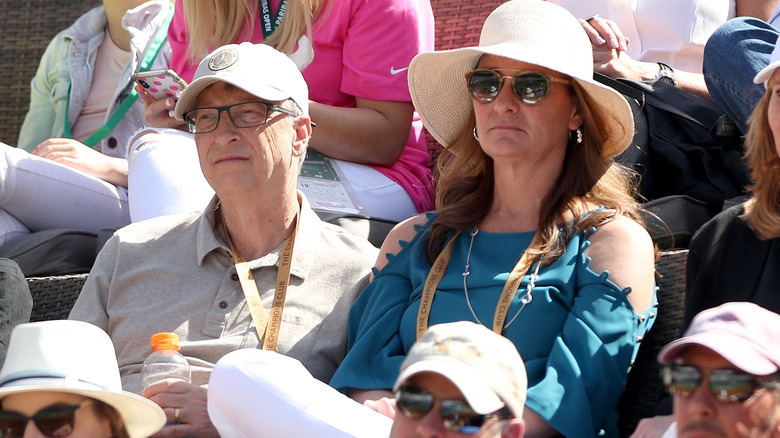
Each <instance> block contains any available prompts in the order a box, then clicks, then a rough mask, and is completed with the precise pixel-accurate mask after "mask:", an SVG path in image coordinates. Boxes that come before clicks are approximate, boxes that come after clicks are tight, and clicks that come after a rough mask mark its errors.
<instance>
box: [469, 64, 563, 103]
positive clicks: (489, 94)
mask: <svg viewBox="0 0 780 438" xmlns="http://www.w3.org/2000/svg"><path fill="white" fill-rule="evenodd" d="M504 79H511V80H512V90H513V91H514V92H515V96H517V98H518V99H520V101H522V102H523V103H524V104H526V105H537V104H539V103H541V102H542V101H543V100H544V99H545V98H546V97H547V95H548V94H549V93H550V84H551V83H552V82H559V83H561V84H568V83H569V81H568V80H566V79H561V78H556V77H552V76H547V75H545V74H542V73H539V72H535V71H520V70H518V71H517V73H516V74H514V75H502V74H501V73H499V72H497V71H495V70H487V69H479V70H472V71H470V72H468V73H466V85H467V87H468V89H469V93H471V98H472V99H474V100H476V101H477V102H479V103H489V102H492V101H494V100H495V99H496V97H498V93H500V92H501V88H503V87H504Z"/></svg>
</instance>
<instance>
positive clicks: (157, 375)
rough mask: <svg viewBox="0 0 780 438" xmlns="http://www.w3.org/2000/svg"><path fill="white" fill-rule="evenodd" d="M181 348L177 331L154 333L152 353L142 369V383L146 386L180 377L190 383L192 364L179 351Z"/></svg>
mask: <svg viewBox="0 0 780 438" xmlns="http://www.w3.org/2000/svg"><path fill="white" fill-rule="evenodd" d="M179 348H180V347H179V335H177V334H176V333H170V332H161V333H155V334H154V335H152V354H150V355H149V357H147V358H146V360H145V361H144V366H143V369H142V370H141V384H143V386H144V388H146V387H147V386H149V385H150V384H152V383H154V382H157V381H159V380H163V379H179V380H183V381H185V382H187V383H190V380H191V377H192V374H191V373H190V364H189V362H187V359H185V358H184V356H182V355H181V353H179Z"/></svg>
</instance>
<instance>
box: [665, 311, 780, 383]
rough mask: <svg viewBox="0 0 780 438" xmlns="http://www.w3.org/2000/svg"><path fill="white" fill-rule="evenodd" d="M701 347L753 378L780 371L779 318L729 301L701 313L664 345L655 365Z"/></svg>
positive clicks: (774, 314)
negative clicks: (681, 334)
mask: <svg viewBox="0 0 780 438" xmlns="http://www.w3.org/2000/svg"><path fill="white" fill-rule="evenodd" d="M692 345H700V346H702V347H706V348H709V349H710V350H712V351H714V352H715V353H717V354H719V355H721V356H722V357H723V358H724V359H726V360H727V361H729V362H731V364H732V365H734V366H735V367H737V368H739V369H740V370H742V371H744V372H746V373H749V374H753V375H756V376H767V375H770V374H774V373H776V372H778V371H780V315H778V314H777V313H775V312H772V311H769V310H767V309H764V308H763V307H761V306H758V305H756V304H753V303H748V302H732V303H726V304H721V305H720V306H718V307H715V308H712V309H707V310H704V311H702V312H700V313H699V314H698V315H696V317H695V318H693V321H692V322H691V325H690V327H688V330H686V331H685V333H684V334H683V336H682V338H680V339H678V340H676V341H673V342H671V343H669V344H668V345H666V346H665V347H664V348H663V349H661V352H660V353H659V354H658V362H660V363H670V362H672V361H674V360H675V359H677V358H678V357H679V356H680V355H681V354H682V353H683V352H684V351H685V350H686V349H687V348H688V347H690V346H692Z"/></svg>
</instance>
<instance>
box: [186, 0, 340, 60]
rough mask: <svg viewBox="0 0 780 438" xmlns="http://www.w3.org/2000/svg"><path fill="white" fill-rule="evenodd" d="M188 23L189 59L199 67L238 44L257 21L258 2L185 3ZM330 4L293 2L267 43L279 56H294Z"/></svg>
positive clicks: (315, 0)
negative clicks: (207, 57) (218, 50)
mask: <svg viewBox="0 0 780 438" xmlns="http://www.w3.org/2000/svg"><path fill="white" fill-rule="evenodd" d="M183 1H184V16H185V18H186V20H187V37H188V47H187V56H188V58H189V60H190V62H191V63H193V64H196V63H198V62H200V60H201V59H203V57H204V54H206V53H207V52H209V51H211V50H213V49H214V48H216V47H220V46H224V45H225V44H233V43H236V42H239V41H238V38H239V37H240V36H241V31H242V30H243V29H244V26H245V25H247V24H248V25H249V27H250V28H253V27H254V25H255V22H256V21H257V20H258V16H259V12H258V8H259V4H258V0H229V1H218V0H183ZM326 1H327V0H292V1H290V2H289V3H288V4H287V11H286V12H285V14H284V19H283V20H282V23H281V24H280V25H279V27H278V28H277V29H276V30H275V31H274V33H273V34H271V36H270V37H269V38H268V39H267V40H266V41H264V43H265V44H268V45H270V46H272V47H274V48H276V49H277V50H279V51H280V52H284V53H287V54H290V53H292V51H293V50H294V49H295V44H296V43H297V42H298V40H299V39H300V38H301V36H303V35H308V36H309V39H311V35H312V23H314V20H315V19H316V18H317V16H318V15H319V14H320V12H321V11H322V9H323V6H324V5H325V2H326Z"/></svg>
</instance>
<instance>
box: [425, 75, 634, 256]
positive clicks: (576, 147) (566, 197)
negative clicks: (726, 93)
mask: <svg viewBox="0 0 780 438" xmlns="http://www.w3.org/2000/svg"><path fill="white" fill-rule="evenodd" d="M570 87H571V88H570V90H571V92H573V94H574V96H575V97H576V100H577V101H578V102H579V105H580V110H581V111H582V114H583V119H584V123H583V126H582V128H581V129H582V135H583V139H582V143H581V144H578V143H577V142H576V141H575V140H572V139H570V140H569V142H568V144H567V147H566V156H565V158H564V162H563V168H562V169H561V173H560V175H559V176H558V179H557V181H556V182H555V183H554V184H553V185H552V189H551V190H550V192H549V193H548V194H547V196H546V197H545V200H544V201H543V202H542V206H541V209H540V211H539V226H538V232H539V234H540V237H541V239H542V247H541V248H540V250H539V251H538V252H537V253H536V254H535V257H534V258H535V259H539V258H540V257H542V256H543V257H544V261H545V263H550V262H552V261H554V260H555V259H556V258H558V257H559V256H560V255H561V254H562V253H563V251H564V249H565V246H566V244H567V243H568V241H569V240H570V239H571V237H572V235H573V234H574V232H576V231H580V230H586V229H589V228H591V227H595V226H598V225H601V224H603V223H605V222H608V221H609V220H611V219H612V217H614V214H615V212H616V213H617V214H619V215H625V216H628V217H630V218H632V219H634V220H636V221H637V222H639V223H642V220H641V218H640V217H639V213H638V208H639V207H638V204H637V202H636V201H635V200H634V198H633V197H632V196H631V194H633V191H634V189H635V186H634V178H633V177H632V174H631V172H630V171H629V170H628V169H627V168H625V167H624V166H621V165H619V164H616V163H615V162H614V161H613V159H612V158H610V157H606V156H604V155H603V154H602V148H601V147H600V145H602V144H604V142H605V141H607V140H608V139H610V138H614V136H612V135H611V134H612V133H610V132H608V128H607V126H608V125H607V124H606V123H604V121H605V118H606V115H605V113H604V112H603V111H601V107H599V106H598V105H592V104H591V101H590V98H589V97H588V96H587V95H586V94H585V92H584V91H583V89H582V88H581V87H580V85H579V84H577V82H576V81H573V80H572V81H571V86H570ZM474 126H476V119H475V117H474V114H473V113H472V115H471V117H470V118H469V120H468V122H467V124H466V125H465V126H464V127H463V129H462V130H461V132H460V133H459V134H458V135H457V137H456V138H455V140H454V141H453V142H452V143H451V144H450V145H449V147H447V148H446V149H445V150H444V152H442V154H441V155H440V156H439V160H438V172H439V180H438V188H437V194H436V209H437V212H438V214H437V216H436V219H435V220H434V222H433V224H432V225H431V231H430V234H429V236H428V241H427V244H426V255H427V257H428V258H429V260H430V261H431V262H432V261H433V260H435V259H436V257H438V255H439V253H440V252H441V250H442V248H443V246H444V242H445V241H446V240H447V239H448V238H449V237H450V236H452V235H453V234H455V233H456V232H462V231H463V230H466V229H468V228H471V227H474V226H475V225H477V224H478V223H479V221H480V220H481V219H482V218H484V217H485V215H487V213H488V211H489V210H490V206H491V204H492V202H493V184H494V174H493V160H492V158H490V157H489V156H488V155H487V154H485V153H484V152H483V150H482V148H481V147H480V145H479V143H478V142H477V141H476V139H475V138H474V136H473V135H472V132H473V129H474ZM586 204H591V205H592V204H595V205H603V206H604V207H605V208H606V209H608V210H613V211H602V212H597V213H594V214H591V215H588V216H587V217H581V216H582V215H583V214H584V213H586V210H587V206H586ZM567 211H568V212H570V214H571V216H572V217H574V218H579V220H578V221H575V223H574V226H573V227H571V228H570V229H568V230H567V229H563V230H562V229H561V228H560V225H561V224H562V223H563V221H564V220H563V218H564V215H565V212H567Z"/></svg>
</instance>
